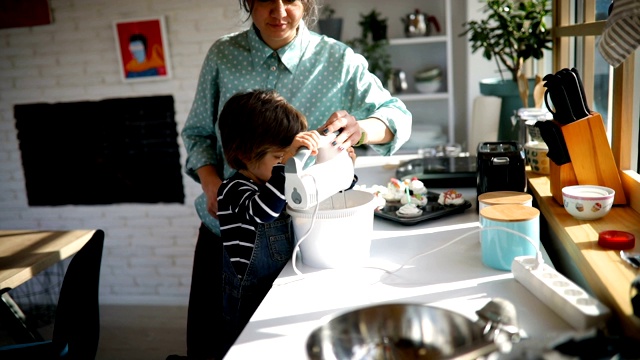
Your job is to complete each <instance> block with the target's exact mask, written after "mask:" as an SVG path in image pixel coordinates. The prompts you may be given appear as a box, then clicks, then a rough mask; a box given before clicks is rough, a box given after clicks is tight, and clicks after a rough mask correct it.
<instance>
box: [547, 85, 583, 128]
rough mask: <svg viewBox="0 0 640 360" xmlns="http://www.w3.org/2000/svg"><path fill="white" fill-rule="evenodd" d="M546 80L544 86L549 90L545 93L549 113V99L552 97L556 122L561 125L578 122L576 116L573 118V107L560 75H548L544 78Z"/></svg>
mask: <svg viewBox="0 0 640 360" xmlns="http://www.w3.org/2000/svg"><path fill="white" fill-rule="evenodd" d="M544 78H545V79H547V80H546V82H545V84H544V86H545V87H546V88H547V91H546V92H545V101H547V108H548V109H549V111H551V109H550V108H549V99H548V97H549V96H550V97H551V102H552V103H553V107H554V108H555V112H554V111H551V113H553V118H554V120H556V121H558V122H559V123H561V124H569V123H572V122H574V121H575V120H576V118H575V116H573V112H572V111H571V105H570V104H569V99H568V98H567V94H566V93H565V91H564V88H563V87H562V84H560V77H559V76H558V75H551V76H549V75H547V76H545V77H544Z"/></svg>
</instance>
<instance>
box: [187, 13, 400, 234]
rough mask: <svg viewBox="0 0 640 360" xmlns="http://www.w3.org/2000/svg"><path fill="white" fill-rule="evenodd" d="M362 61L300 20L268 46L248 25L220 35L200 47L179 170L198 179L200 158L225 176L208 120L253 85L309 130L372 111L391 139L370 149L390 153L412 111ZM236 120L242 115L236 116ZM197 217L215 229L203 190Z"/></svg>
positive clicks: (362, 116)
mask: <svg viewBox="0 0 640 360" xmlns="http://www.w3.org/2000/svg"><path fill="white" fill-rule="evenodd" d="M367 66H368V65H367V61H366V60H365V58H364V57H362V56H361V55H359V54H356V53H355V52H354V51H353V50H351V49H350V48H349V47H348V46H346V45H345V44H343V43H341V42H338V41H336V40H334V39H331V38H327V37H325V36H321V35H319V34H316V33H314V32H311V31H309V30H308V29H307V27H306V26H305V25H304V23H301V24H300V29H299V31H298V36H297V37H296V38H295V39H294V41H292V42H291V43H290V44H288V45H286V46H285V47H283V48H281V49H279V50H277V51H274V50H272V49H271V48H269V47H268V46H267V45H266V44H265V43H264V42H262V40H260V39H259V37H258V36H257V34H256V32H255V30H254V29H253V28H251V29H248V30H246V31H243V32H240V33H236V34H231V35H227V36H224V37H222V38H220V39H219V40H217V41H216V42H215V43H214V44H213V45H212V46H211V48H210V49H209V51H208V52H207V56H206V57H205V60H204V64H203V66H202V69H201V73H200V78H199V80H198V87H197V90H196V95H195V99H194V101H193V105H192V108H191V111H190V113H189V116H188V117H187V121H186V123H185V126H184V128H183V130H182V138H183V140H184V144H185V147H186V149H187V153H188V158H187V166H186V173H187V174H188V175H189V176H191V177H192V178H194V179H196V180H198V178H197V174H196V173H195V170H196V169H198V168H199V167H201V166H204V165H207V164H214V165H219V164H224V176H225V178H227V177H229V176H230V175H231V174H232V173H233V169H231V168H229V166H228V165H227V164H226V162H225V161H224V158H223V155H222V147H221V144H220V142H219V141H217V139H218V137H219V132H218V128H217V126H215V122H216V119H217V117H218V114H219V113H220V111H221V110H222V106H223V104H224V103H225V102H226V101H227V99H229V98H230V97H231V96H232V95H233V94H235V93H237V92H239V91H246V90H250V89H255V88H268V89H275V90H277V91H278V92H279V93H280V94H281V95H282V96H283V97H284V98H285V99H287V101H288V102H289V103H291V104H292V105H293V106H295V107H296V108H297V109H298V110H300V111H301V112H302V113H303V114H304V115H305V116H306V117H307V121H308V122H309V128H310V129H316V128H318V127H319V126H321V125H322V124H324V123H325V121H326V120H327V119H328V118H329V116H330V115H331V114H332V113H333V112H335V111H338V110H346V111H348V112H349V113H351V114H352V115H353V116H355V117H356V119H365V118H368V117H376V118H379V119H381V120H382V121H384V122H385V123H386V124H387V125H388V126H389V128H390V129H391V130H392V131H393V132H394V133H395V134H396V136H395V139H394V140H393V141H392V142H391V143H389V144H385V145H375V146H373V148H374V149H375V150H376V151H377V152H378V153H380V154H382V155H391V154H393V153H394V152H395V151H396V150H397V149H398V148H400V146H401V145H402V144H404V143H405V142H406V141H407V140H408V139H409V136H410V133H411V120H412V118H411V113H410V112H409V111H408V110H407V109H406V107H405V105H404V104H403V103H402V102H401V101H400V100H398V99H397V98H395V97H392V96H391V94H390V93H389V92H388V91H387V90H386V89H385V88H384V87H383V86H382V84H381V82H380V80H379V79H378V78H377V77H376V76H374V75H373V74H371V73H370V72H369V71H368V70H367ZM238 126H242V119H238ZM196 209H197V211H198V214H199V215H200V217H201V219H202V220H203V222H205V224H207V225H208V226H209V227H210V228H212V230H214V231H216V232H217V229H218V225H217V221H215V219H214V218H213V217H211V216H210V215H209V214H208V213H207V211H206V198H205V197H204V194H203V195H201V196H200V197H199V198H198V199H197V200H196Z"/></svg>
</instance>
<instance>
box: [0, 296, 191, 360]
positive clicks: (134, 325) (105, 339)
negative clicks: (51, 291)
mask: <svg viewBox="0 0 640 360" xmlns="http://www.w3.org/2000/svg"><path fill="white" fill-rule="evenodd" d="M186 324H187V307H186V306H136V305H101V306H100V342H99V345H98V354H97V356H96V360H165V359H166V357H167V356H169V355H172V354H178V355H186V353H187V350H186V349H187V347H186ZM52 330H53V325H52V324H49V325H44V326H42V327H40V328H39V329H38V332H39V333H40V334H41V335H42V336H43V337H44V338H45V339H50V338H51V334H52ZM7 336H8V335H7V333H6V332H5V331H0V345H4V344H8V343H10V341H11V340H10V339H9V338H7Z"/></svg>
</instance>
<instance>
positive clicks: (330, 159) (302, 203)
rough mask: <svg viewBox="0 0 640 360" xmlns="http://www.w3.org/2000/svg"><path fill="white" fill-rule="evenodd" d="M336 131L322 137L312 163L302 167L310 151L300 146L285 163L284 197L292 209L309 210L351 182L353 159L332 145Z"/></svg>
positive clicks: (344, 188)
mask: <svg viewBox="0 0 640 360" xmlns="http://www.w3.org/2000/svg"><path fill="white" fill-rule="evenodd" d="M336 136H337V133H333V134H329V135H326V136H321V140H320V144H319V147H318V155H317V156H316V161H315V163H314V164H313V165H312V166H309V167H308V168H306V169H304V165H305V163H306V161H307V159H308V158H309V156H310V155H311V150H309V149H307V148H306V147H302V148H300V150H298V152H297V153H296V155H295V156H294V157H292V158H290V159H289V160H288V161H287V163H286V164H285V171H284V172H285V189H284V190H285V196H286V199H287V203H288V205H289V206H290V207H291V208H293V209H298V210H304V209H308V208H310V207H312V206H315V205H316V204H318V203H320V202H322V201H323V200H325V199H327V198H329V197H330V196H332V195H334V194H336V193H337V192H339V191H342V190H346V189H348V188H349V187H350V186H351V183H352V182H353V175H354V169H353V160H352V159H351V158H350V157H349V153H348V152H347V151H346V150H345V151H338V150H337V148H334V147H333V146H332V145H331V142H332V141H333V139H335V138H336Z"/></svg>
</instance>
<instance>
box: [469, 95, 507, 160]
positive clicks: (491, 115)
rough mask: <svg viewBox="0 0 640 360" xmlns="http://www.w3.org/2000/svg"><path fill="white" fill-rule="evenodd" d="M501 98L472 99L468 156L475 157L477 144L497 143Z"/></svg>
mask: <svg viewBox="0 0 640 360" xmlns="http://www.w3.org/2000/svg"><path fill="white" fill-rule="evenodd" d="M501 105H502V98H500V97H497V96H485V95H480V96H477V97H476V98H475V99H473V110H472V112H471V130H470V131H469V136H468V138H469V146H468V149H469V155H477V152H478V144H480V143H481V142H485V141H498V128H499V127H500V107H501Z"/></svg>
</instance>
